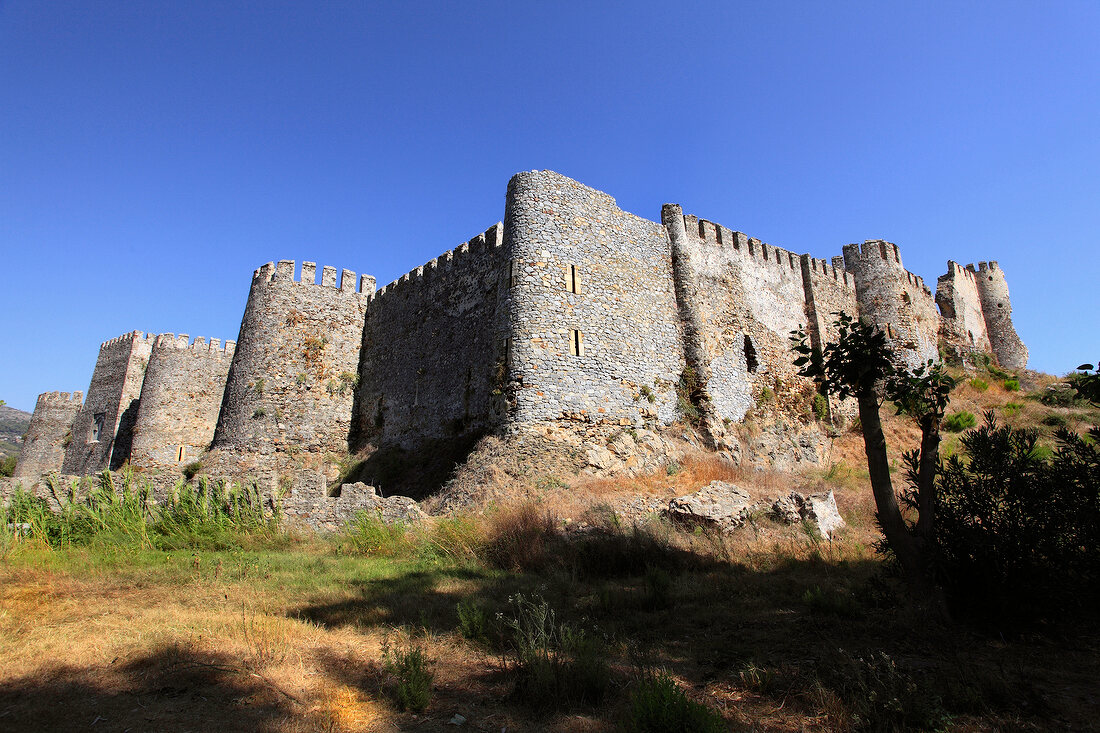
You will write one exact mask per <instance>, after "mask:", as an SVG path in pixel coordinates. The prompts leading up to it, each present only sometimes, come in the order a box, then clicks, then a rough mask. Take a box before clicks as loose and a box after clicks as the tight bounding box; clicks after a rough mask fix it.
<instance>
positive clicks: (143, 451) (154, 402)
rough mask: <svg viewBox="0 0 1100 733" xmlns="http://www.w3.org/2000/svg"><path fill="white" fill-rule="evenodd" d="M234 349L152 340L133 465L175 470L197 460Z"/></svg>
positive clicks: (216, 343)
mask: <svg viewBox="0 0 1100 733" xmlns="http://www.w3.org/2000/svg"><path fill="white" fill-rule="evenodd" d="M235 349H236V344H235V343H234V342H233V341H227V342H226V343H225V346H224V347H223V346H222V344H221V341H220V339H211V340H210V342H209V343H207V341H206V339H204V338H203V337H201V336H200V337H197V338H196V339H195V340H194V341H193V342H192V341H191V340H190V339H189V337H188V335H187V334H180V335H179V336H176V334H174V333H162V334H160V335H159V336H157V338H156V341H155V343H154V344H153V350H152V353H151V354H150V356H149V366H148V368H147V369H146V370H145V381H144V382H143V384H142V387H141V399H140V401H139V403H138V413H137V422H136V423H135V425H134V442H133V448H132V449H131V451H130V462H131V464H132V465H134V466H135V467H138V468H143V469H164V468H176V467H179V466H180V465H182V464H186V463H190V462H192V461H195V460H196V459H197V458H199V456H201V455H202V453H203V452H204V451H205V450H206V449H207V447H208V446H209V445H210V442H211V440H213V438H214V430H215V428H216V426H217V423H218V414H219V411H220V409H221V404H222V396H223V394H224V392H225V383H226V378H227V377H228V375H229V365H230V363H231V362H232V360H233V353H234V351H235Z"/></svg>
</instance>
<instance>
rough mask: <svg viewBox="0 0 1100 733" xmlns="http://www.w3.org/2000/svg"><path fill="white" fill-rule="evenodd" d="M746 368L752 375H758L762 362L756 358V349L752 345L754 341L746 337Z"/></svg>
mask: <svg viewBox="0 0 1100 733" xmlns="http://www.w3.org/2000/svg"><path fill="white" fill-rule="evenodd" d="M745 368H746V369H748V370H749V373H750V374H756V370H757V369H759V368H760V360H759V359H758V358H757V356H756V347H755V346H753V345H752V339H751V338H749V337H748V336H747V335H746V336H745Z"/></svg>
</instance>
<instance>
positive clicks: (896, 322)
mask: <svg viewBox="0 0 1100 733" xmlns="http://www.w3.org/2000/svg"><path fill="white" fill-rule="evenodd" d="M844 268H845V269H846V270H847V271H848V272H850V273H852V277H853V279H854V281H855V285H856V298H857V300H858V301H859V306H860V315H861V316H863V317H864V318H868V319H870V320H871V322H873V323H875V324H876V325H878V326H879V327H881V328H882V329H883V330H884V331H886V334H887V337H888V338H889V340H890V341H891V342H892V343H893V345H894V347H895V348H896V349H897V352H898V357H899V359H900V360H901V362H902V363H903V364H904V365H905V366H907V367H910V368H912V367H916V366H918V365H920V364H922V363H924V362H926V361H927V360H929V359H937V358H939V344H938V335H939V327H940V318H939V312H938V311H937V310H936V303H935V301H934V300H933V298H932V291H931V290H929V289H928V287H927V286H926V285H925V284H924V280H923V279H922V278H920V277H919V276H917V275H914V274H913V273H911V272H909V271H908V270H906V269H905V267H904V266H903V265H902V262H901V253H900V252H899V251H898V247H897V245H896V244H892V243H890V242H884V241H882V240H867V241H866V242H864V243H863V245H862V246H861V245H858V244H847V245H845V246H844Z"/></svg>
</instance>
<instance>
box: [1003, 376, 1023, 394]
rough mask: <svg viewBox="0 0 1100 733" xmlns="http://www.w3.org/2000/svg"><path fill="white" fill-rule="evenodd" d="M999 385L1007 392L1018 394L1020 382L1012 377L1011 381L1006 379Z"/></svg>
mask: <svg viewBox="0 0 1100 733" xmlns="http://www.w3.org/2000/svg"><path fill="white" fill-rule="evenodd" d="M1001 385H1002V386H1003V387H1004V388H1005V390H1006V391H1008V392H1019V391H1020V380H1019V379H1016V378H1015V377H1013V378H1011V379H1006V380H1005V381H1003V382H1001Z"/></svg>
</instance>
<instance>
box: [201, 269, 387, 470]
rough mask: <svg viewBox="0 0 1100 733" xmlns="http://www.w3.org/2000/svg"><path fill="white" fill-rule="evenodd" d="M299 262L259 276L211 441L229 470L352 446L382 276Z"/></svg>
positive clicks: (216, 461)
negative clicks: (355, 403)
mask: <svg viewBox="0 0 1100 733" xmlns="http://www.w3.org/2000/svg"><path fill="white" fill-rule="evenodd" d="M316 269H317V266H316V265H315V264H314V263H312V262H303V263H302V268H301V278H300V280H295V277H294V275H295V263H294V261H293V260H281V261H280V262H279V263H278V265H276V264H274V263H271V262H269V263H268V264H266V265H264V266H263V267H261V268H260V269H258V270H256V271H255V272H254V273H253V276H252V288H251V290H250V291H249V294H248V302H247V305H246V307H245V312H244V317H243V318H242V320H241V330H240V335H239V337H238V338H237V347H236V351H235V352H234V354H233V360H232V364H231V366H230V368H229V376H228V379H227V384H226V389H225V398H224V400H223V402H222V406H221V413H220V415H219V417H218V426H217V429H216V431H215V433H214V441H213V444H212V447H213V448H214V449H215V450H216V451H218V452H219V455H215V456H211V458H210V463H211V466H212V468H214V469H215V470H219V471H225V472H226V473H227V474H228V475H239V474H240V473H242V472H246V471H252V470H256V469H263V470H277V469H278V467H280V466H284V465H289V464H300V463H303V462H308V461H307V460H306V459H308V458H310V457H311V456H312V457H313V458H318V457H323V456H324V455H325V454H326V453H328V452H336V453H344V452H345V451H346V450H347V440H348V433H349V428H350V424H351V407H352V400H353V397H354V393H355V386H356V383H357V381H358V376H357V374H358V372H357V369H358V366H359V347H360V344H361V342H362V335H363V320H364V314H365V313H366V305H367V298H368V296H369V294H370V293H371V292H373V291H374V278H373V277H370V276H367V275H364V276H363V277H362V278H361V279H360V281H359V286H358V289H357V287H356V279H355V273H354V272H352V271H350V270H344V271H343V272H342V274H341V277H340V283H339V285H337V282H336V269H335V268H332V267H325V268H323V270H322V275H321V282H320V284H317V283H316Z"/></svg>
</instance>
